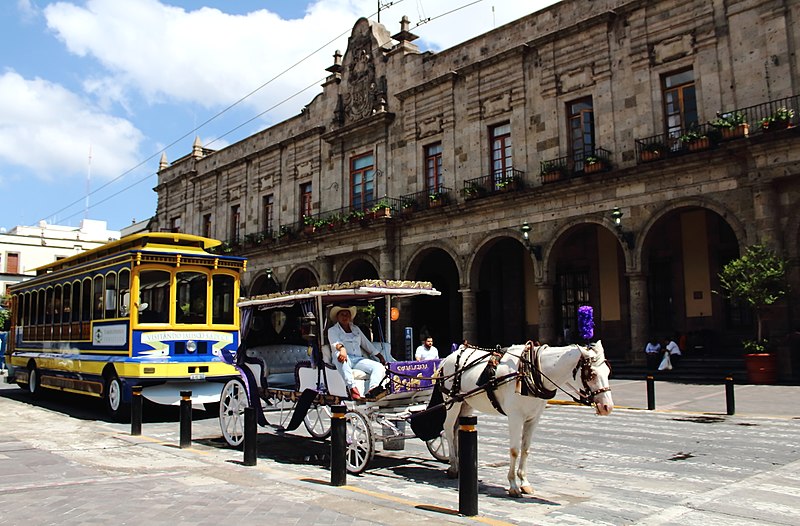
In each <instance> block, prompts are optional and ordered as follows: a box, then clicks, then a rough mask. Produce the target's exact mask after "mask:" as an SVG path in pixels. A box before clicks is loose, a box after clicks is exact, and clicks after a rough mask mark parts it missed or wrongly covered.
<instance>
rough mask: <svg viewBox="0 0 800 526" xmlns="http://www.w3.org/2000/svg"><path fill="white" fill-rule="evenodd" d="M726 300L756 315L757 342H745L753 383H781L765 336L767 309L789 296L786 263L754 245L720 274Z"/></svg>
mask: <svg viewBox="0 0 800 526" xmlns="http://www.w3.org/2000/svg"><path fill="white" fill-rule="evenodd" d="M719 285H720V288H721V289H722V291H721V292H720V294H722V295H723V296H724V297H726V298H728V299H731V300H733V301H738V302H741V303H744V304H746V305H749V306H750V307H751V308H752V309H753V310H754V312H755V315H756V339H755V340H748V341H744V342H742V343H743V347H744V352H745V365H746V366H747V372H748V379H749V381H750V382H752V383H774V382H775V381H776V380H777V357H776V356H775V355H774V354H771V353H769V352H767V341H766V340H765V339H764V335H763V333H762V329H763V314H764V309H765V308H766V307H768V306H770V305H772V304H774V303H775V302H777V301H778V300H779V299H780V298H781V297H783V296H784V295H785V294H786V289H787V284H786V262H785V261H784V260H783V259H782V258H781V257H780V256H778V255H777V254H776V253H775V252H774V251H772V250H770V249H769V248H767V247H766V246H764V245H752V246H750V247H748V248H747V249H746V250H745V253H744V254H742V255H741V256H739V257H738V258H736V259H734V260H732V261H730V262H729V263H728V264H727V265H725V266H724V267H723V268H722V271H721V272H720V273H719Z"/></svg>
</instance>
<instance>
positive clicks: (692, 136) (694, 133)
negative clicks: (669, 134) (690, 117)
mask: <svg viewBox="0 0 800 526" xmlns="http://www.w3.org/2000/svg"><path fill="white" fill-rule="evenodd" d="M706 137H708V135H707V134H705V133H703V132H701V131H700V130H698V129H692V130H689V131H687V132H686V133H684V134H683V135H681V136H680V140H681V142H685V143H690V142H695V141H699V140H701V139H705V138H706Z"/></svg>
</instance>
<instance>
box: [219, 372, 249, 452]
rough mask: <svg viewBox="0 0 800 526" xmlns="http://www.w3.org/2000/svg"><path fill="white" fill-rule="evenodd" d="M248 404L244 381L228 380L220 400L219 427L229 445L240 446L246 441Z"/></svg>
mask: <svg viewBox="0 0 800 526" xmlns="http://www.w3.org/2000/svg"><path fill="white" fill-rule="evenodd" d="M248 406H249V403H248V401H247V391H245V388H244V384H243V383H242V381H241V380H239V379H233V380H228V383H226V384H225V387H223V388H222V396H220V401H219V427H220V429H222V436H223V437H224V438H225V442H227V443H228V445H229V446H232V447H238V446H239V445H241V443H242V442H243V441H244V410H245V408H246V407H248Z"/></svg>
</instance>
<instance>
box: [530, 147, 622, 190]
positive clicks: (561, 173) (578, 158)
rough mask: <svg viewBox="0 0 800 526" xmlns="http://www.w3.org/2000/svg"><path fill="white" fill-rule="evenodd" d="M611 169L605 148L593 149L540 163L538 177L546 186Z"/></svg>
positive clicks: (608, 155) (609, 158)
mask: <svg viewBox="0 0 800 526" xmlns="http://www.w3.org/2000/svg"><path fill="white" fill-rule="evenodd" d="M611 168H612V166H611V152H610V151H608V150H606V149H605V148H595V149H594V150H591V151H588V152H575V154H574V155H567V156H564V157H557V158H555V159H550V160H547V161H542V162H541V172H540V176H541V178H542V184H548V183H554V182H557V181H563V180H566V179H569V178H571V177H580V176H582V175H588V174H592V173H597V172H607V171H609V170H611Z"/></svg>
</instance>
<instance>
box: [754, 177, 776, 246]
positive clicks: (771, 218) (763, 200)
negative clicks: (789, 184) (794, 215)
mask: <svg viewBox="0 0 800 526" xmlns="http://www.w3.org/2000/svg"><path fill="white" fill-rule="evenodd" d="M779 210H780V206H779V203H778V194H777V192H776V191H775V187H774V186H772V185H771V184H762V185H759V186H757V187H756V188H755V190H754V192H753V215H754V217H753V220H754V224H755V230H754V231H755V232H757V242H758V243H763V244H764V245H767V246H768V247H770V248H772V249H774V250H777V251H778V252H779V253H780V252H781V250H782V249H783V240H782V237H781V236H782V233H781V231H780V221H779V219H778V214H777V212H778V211H779Z"/></svg>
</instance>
